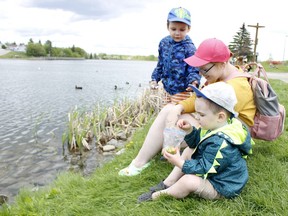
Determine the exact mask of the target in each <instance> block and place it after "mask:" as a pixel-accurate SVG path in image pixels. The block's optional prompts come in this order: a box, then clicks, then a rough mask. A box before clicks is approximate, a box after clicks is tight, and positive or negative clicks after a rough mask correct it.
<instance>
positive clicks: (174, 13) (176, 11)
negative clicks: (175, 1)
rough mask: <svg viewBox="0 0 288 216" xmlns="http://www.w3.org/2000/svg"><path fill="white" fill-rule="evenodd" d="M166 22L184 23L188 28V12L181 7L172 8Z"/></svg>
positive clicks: (189, 24) (189, 20)
mask: <svg viewBox="0 0 288 216" xmlns="http://www.w3.org/2000/svg"><path fill="white" fill-rule="evenodd" d="M167 20H168V21H169V22H183V23H186V24H187V25H188V26H191V15H190V12H189V11H188V10H186V9H185V8H182V7H179V8H173V9H172V10H171V11H170V12H169V14H168V18H167Z"/></svg>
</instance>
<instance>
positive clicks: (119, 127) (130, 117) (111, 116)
mask: <svg viewBox="0 0 288 216" xmlns="http://www.w3.org/2000/svg"><path fill="white" fill-rule="evenodd" d="M161 93H162V92H161V90H158V91H153V90H150V89H145V90H144V92H143V93H142V95H141V96H140V97H138V98H136V99H134V100H130V99H128V98H124V99H123V100H121V101H117V100H116V101H114V103H113V105H112V106H109V107H108V106H104V107H103V106H100V104H97V105H95V107H94V108H93V109H92V111H89V112H88V111H81V110H80V109H79V108H78V107H77V106H76V107H75V108H74V109H73V110H72V111H71V112H69V113H68V126H67V130H66V131H65V132H64V133H63V135H62V143H63V145H66V144H68V145H67V146H68V149H69V150H70V151H80V153H81V152H82V151H83V150H84V151H87V150H90V149H91V148H90V144H92V143H93V142H95V144H96V146H97V147H100V148H101V147H103V145H106V144H107V142H108V141H110V140H111V139H116V140H118V139H120V134H122V137H123V134H124V135H125V137H130V136H131V135H132V133H133V131H134V130H135V129H136V128H138V127H141V126H143V125H144V124H146V123H147V121H148V120H149V119H150V118H151V117H152V116H153V115H156V114H158V113H159V111H160V108H161V98H160V94H161Z"/></svg>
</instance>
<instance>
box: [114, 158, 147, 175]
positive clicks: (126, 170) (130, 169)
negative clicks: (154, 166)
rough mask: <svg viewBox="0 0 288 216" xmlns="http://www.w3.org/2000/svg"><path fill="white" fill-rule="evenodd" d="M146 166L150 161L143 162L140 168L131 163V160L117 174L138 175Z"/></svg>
mask: <svg viewBox="0 0 288 216" xmlns="http://www.w3.org/2000/svg"><path fill="white" fill-rule="evenodd" d="M148 166H150V162H148V163H146V164H144V165H143V166H142V167H140V168H137V167H135V166H134V165H133V161H132V163H131V164H130V165H129V166H128V167H126V168H124V169H122V170H120V171H119V173H118V175H120V176H135V175H138V174H140V173H141V172H142V171H143V170H144V169H146V168H147V167H148Z"/></svg>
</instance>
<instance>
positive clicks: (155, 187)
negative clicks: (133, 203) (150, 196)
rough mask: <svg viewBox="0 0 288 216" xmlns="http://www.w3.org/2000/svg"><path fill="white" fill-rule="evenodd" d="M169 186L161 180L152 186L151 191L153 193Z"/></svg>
mask: <svg viewBox="0 0 288 216" xmlns="http://www.w3.org/2000/svg"><path fill="white" fill-rule="evenodd" d="M167 188H168V186H167V185H165V184H164V182H163V181H161V182H160V183H159V184H157V185H155V186H153V187H151V188H150V191H151V192H152V193H154V192H156V191H160V190H165V189H167Z"/></svg>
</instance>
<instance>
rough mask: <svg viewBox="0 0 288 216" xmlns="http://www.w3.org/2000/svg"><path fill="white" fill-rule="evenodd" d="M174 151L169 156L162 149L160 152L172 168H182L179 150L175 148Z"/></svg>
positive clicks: (182, 161) (182, 162)
mask: <svg viewBox="0 0 288 216" xmlns="http://www.w3.org/2000/svg"><path fill="white" fill-rule="evenodd" d="M175 150H176V153H175V154H171V153H169V152H168V151H167V149H166V148H164V149H163V150H162V153H163V156H164V157H165V158H166V159H167V160H168V161H169V163H171V164H173V165H174V166H177V167H179V168H182V166H183V164H184V160H183V159H182V158H181V156H180V152H179V148H178V147H176V148H175ZM172 153H174V152H172Z"/></svg>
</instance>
